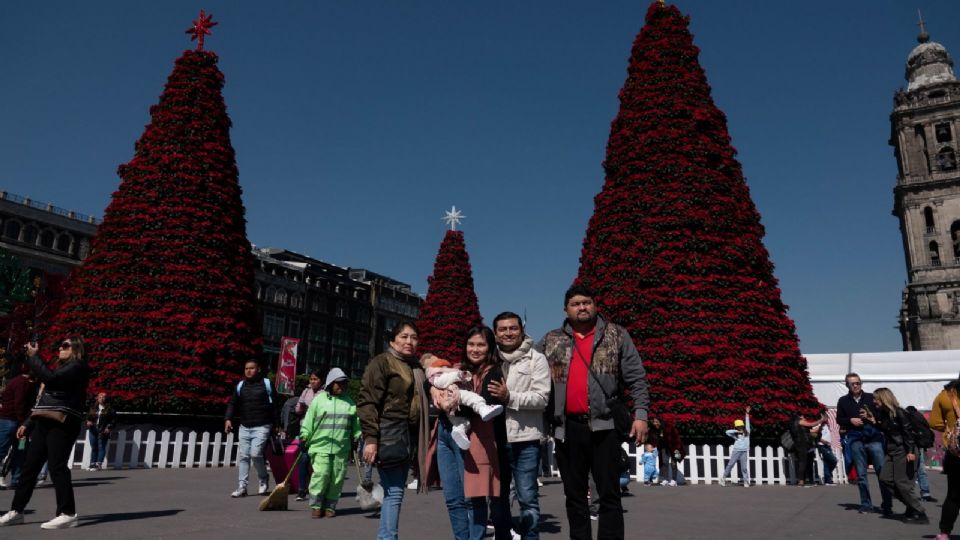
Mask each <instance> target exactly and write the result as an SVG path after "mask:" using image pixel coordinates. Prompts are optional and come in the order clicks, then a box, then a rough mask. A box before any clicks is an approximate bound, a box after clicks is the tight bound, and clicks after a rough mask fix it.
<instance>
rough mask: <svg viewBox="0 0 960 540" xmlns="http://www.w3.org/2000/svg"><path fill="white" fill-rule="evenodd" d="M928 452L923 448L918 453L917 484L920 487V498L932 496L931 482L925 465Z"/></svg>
mask: <svg viewBox="0 0 960 540" xmlns="http://www.w3.org/2000/svg"><path fill="white" fill-rule="evenodd" d="M926 454H927V451H926V449H924V448H921V449H920V450H919V451H918V452H917V464H916V467H917V484H919V485H920V496H921V497H927V496H928V495H930V481H929V480H927V466H926V464H925V463H924V461H925V460H926V458H927V456H926Z"/></svg>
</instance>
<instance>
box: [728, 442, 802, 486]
mask: <svg viewBox="0 0 960 540" xmlns="http://www.w3.org/2000/svg"><path fill="white" fill-rule="evenodd" d="M749 457H750V451H749V450H732V451H730V459H729V460H728V461H727V467H726V468H725V469H724V470H723V478H726V477H728V476H730V473H731V472H732V471H733V466H734V465H735V464H739V465H740V478H742V479H743V485H745V486H749V485H750V462H749ZM798 480H803V478H798Z"/></svg>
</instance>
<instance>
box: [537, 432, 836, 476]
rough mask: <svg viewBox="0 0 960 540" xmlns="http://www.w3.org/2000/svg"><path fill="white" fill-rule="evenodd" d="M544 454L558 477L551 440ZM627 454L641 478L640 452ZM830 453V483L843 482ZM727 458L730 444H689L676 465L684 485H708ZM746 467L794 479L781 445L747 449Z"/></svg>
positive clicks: (819, 468) (818, 469) (818, 470)
mask: <svg viewBox="0 0 960 540" xmlns="http://www.w3.org/2000/svg"><path fill="white" fill-rule="evenodd" d="M550 444H551V447H550V451H549V452H548V454H547V455H548V456H550V458H551V463H550V471H551V473H552V474H553V475H554V476H560V472H559V471H558V470H557V468H556V463H555V462H553V461H552V458H553V446H552V445H553V443H552V441H551V443H550ZM623 448H624V450H626V451H627V456H628V457H630V458H631V459H632V461H633V462H634V463H635V466H634V467H633V468H632V471H631V474H630V478H631V480H633V481H636V482H642V481H643V463H642V462H641V461H640V457H641V456H640V454H641V452H637V450H636V448H634V447H633V445H630V444H628V443H624V444H623ZM833 451H834V455H835V456H837V459H838V463H837V466H836V467H835V469H834V471H833V482H834V483H837V484H846V483H847V476H846V473H845V471H846V467H845V466H844V463H843V455H842V454H841V452H840V449H839V448H834V449H833ZM728 459H730V446H729V445H721V444H718V445H716V446H710V445H706V444H705V445H702V446H697V445H693V444H691V445H689V446H688V447H687V457H686V458H685V459H684V460H683V462H682V463H680V464H678V467H679V469H680V472H682V473H683V475H684V477H685V478H686V481H687V483H688V484H712V483H718V482H719V481H720V476H721V475H722V474H723V469H724V467H726V465H727V460H728ZM747 461H748V463H749V466H750V480H751V482H752V483H754V484H783V485H787V484H793V483H794V479H795V469H794V463H793V462H794V459H793V457H792V456H791V455H790V454H789V453H787V452H786V451H785V450H784V449H783V448H782V447H780V446H776V447H772V446H764V447H760V446H754V447H752V448H751V450H750V457H749V458H748V460H747ZM814 467H815V468H814V472H815V474H817V475H822V474H823V471H824V468H823V460H821V459H820V453H819V452H814ZM730 476H731V477H732V478H734V479H735V480H734V481H736V479H739V478H740V472H739V465H735V466H734V468H733V471H731V473H730Z"/></svg>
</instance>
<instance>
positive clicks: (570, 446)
mask: <svg viewBox="0 0 960 540" xmlns="http://www.w3.org/2000/svg"><path fill="white" fill-rule="evenodd" d="M565 428H566V432H565V435H566V437H565V440H564V441H563V442H561V441H557V442H556V444H557V466H558V467H559V468H560V478H561V479H562V480H563V494H564V495H565V496H566V506H567V520H568V521H569V523H570V538H571V540H589V539H590V538H591V533H590V511H589V509H588V504H587V491H588V490H589V489H590V487H589V482H588V474H591V473H592V476H593V481H594V483H596V486H597V493H595V494H593V495H594V496H597V499H598V501H599V503H600V509H599V512H598V515H599V520H598V521H599V523H598V527H597V538H598V539H599V540H607V539H618V540H619V539H622V538H623V506H622V505H621V504H620V441H619V440H618V439H617V435H616V432H615V431H614V430H612V429H608V430H604V431H595V432H592V431H590V426H589V425H587V424H585V423H582V422H578V421H575V420H572V419H569V418H568V419H567V421H566V422H565Z"/></svg>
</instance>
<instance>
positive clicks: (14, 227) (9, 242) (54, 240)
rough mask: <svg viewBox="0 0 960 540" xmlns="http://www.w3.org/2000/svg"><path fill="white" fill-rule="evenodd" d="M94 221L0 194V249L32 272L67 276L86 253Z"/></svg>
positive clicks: (15, 196)
mask: <svg viewBox="0 0 960 540" xmlns="http://www.w3.org/2000/svg"><path fill="white" fill-rule="evenodd" d="M96 232H97V220H96V219H95V218H93V217H91V216H87V215H84V214H80V213H78V212H74V211H73V210H65V209H63V208H60V207H57V206H54V205H52V204H49V203H45V202H40V201H34V200H31V199H30V198H28V197H21V196H19V195H14V194H13V193H7V192H6V191H0V247H2V248H3V249H5V250H7V251H9V252H10V253H12V254H13V255H14V256H15V257H16V258H17V259H18V260H19V261H20V264H21V265H22V266H24V267H26V268H29V269H31V270H32V271H35V272H46V273H51V274H67V273H69V272H70V269H71V268H73V267H74V266H76V265H78V264H80V263H81V262H82V261H83V260H84V259H86V258H87V255H88V254H89V253H90V241H91V240H92V239H93V235H94V234H95V233H96Z"/></svg>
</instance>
